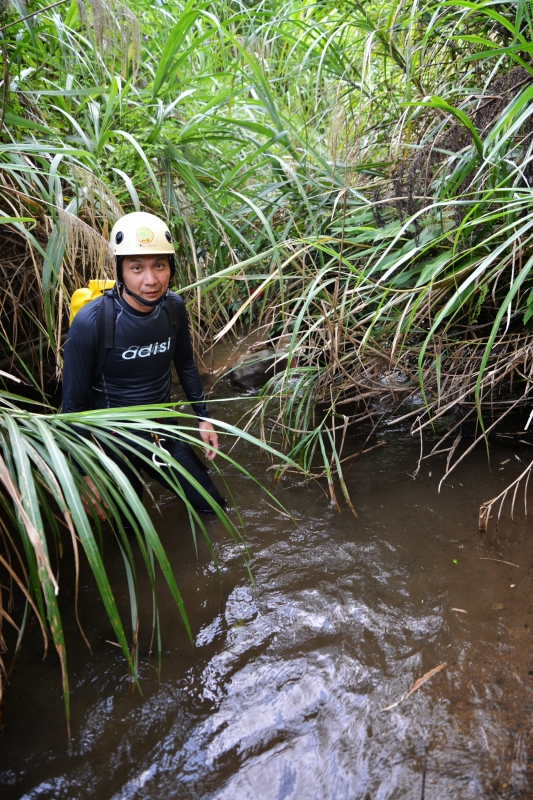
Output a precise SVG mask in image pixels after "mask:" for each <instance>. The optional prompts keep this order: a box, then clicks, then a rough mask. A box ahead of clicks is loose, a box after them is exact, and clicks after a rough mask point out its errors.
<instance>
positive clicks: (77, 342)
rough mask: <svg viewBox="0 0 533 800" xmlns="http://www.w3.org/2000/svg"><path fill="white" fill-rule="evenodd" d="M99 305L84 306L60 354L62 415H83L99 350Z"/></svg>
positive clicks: (73, 323) (71, 327)
mask: <svg viewBox="0 0 533 800" xmlns="http://www.w3.org/2000/svg"><path fill="white" fill-rule="evenodd" d="M97 307H98V304H95V303H94V302H93V303H89V304H88V305H86V306H84V307H83V308H82V309H81V310H80V311H78V313H77V314H76V316H75V317H74V320H73V322H72V325H71V326H70V330H69V332H68V334H67V340H66V342H65V349H64V351H63V413H65V414H71V413H72V412H75V411H86V410H87V408H88V402H89V389H90V388H91V374H92V371H93V367H94V363H95V360H96V353H97V349H98V332H97V330H96V311H97Z"/></svg>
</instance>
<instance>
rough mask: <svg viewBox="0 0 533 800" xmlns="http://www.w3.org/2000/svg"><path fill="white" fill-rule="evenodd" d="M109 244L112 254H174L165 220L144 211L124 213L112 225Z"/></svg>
mask: <svg viewBox="0 0 533 800" xmlns="http://www.w3.org/2000/svg"><path fill="white" fill-rule="evenodd" d="M109 245H110V247H111V252H112V253H113V255H114V256H137V255H152V254H153V255H158V254H159V253H169V254H172V255H174V245H173V244H172V235H171V233H170V231H169V229H168V225H167V224H166V222H163V220H162V219H159V217H156V216H154V214H148V213H147V212H146V211H134V212H133V213H132V214H126V215H125V216H124V217H121V218H120V219H119V220H118V222H116V223H115V224H114V225H113V230H112V231H111V236H110V241H109Z"/></svg>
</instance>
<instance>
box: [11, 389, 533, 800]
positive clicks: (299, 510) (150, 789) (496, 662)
mask: <svg viewBox="0 0 533 800" xmlns="http://www.w3.org/2000/svg"><path fill="white" fill-rule="evenodd" d="M249 402H250V401H248V400H239V401H234V402H233V403H232V404H231V405H228V406H224V407H223V408H222V409H221V410H220V414H219V415H220V417H225V418H226V419H228V420H231V421H236V420H237V419H238V418H239V416H240V414H241V413H242V411H243V410H244V409H245V408H246V407H247V404H248V403H249ZM379 438H380V439H382V438H383V439H385V440H386V444H385V445H384V446H382V447H380V448H377V449H375V450H373V451H372V452H371V453H368V454H367V455H365V456H363V457H361V458H359V459H357V460H356V461H354V463H353V466H352V467H351V468H350V470H349V471H348V473H347V482H348V485H349V489H350V492H351V495H352V499H353V501H354V505H355V507H356V508H357V511H358V513H359V518H358V519H355V518H354V517H353V516H352V514H351V513H350V512H349V511H348V509H346V508H344V509H343V512H342V514H337V513H335V512H333V511H332V510H331V509H329V508H328V505H327V498H326V496H325V494H324V492H323V487H317V486H313V485H308V486H304V485H302V484H300V482H299V480H298V479H297V478H295V477H292V478H288V479H287V480H286V481H284V483H283V485H282V486H281V487H280V490H279V496H280V497H281V498H282V500H283V502H284V504H285V506H286V508H287V510H288V511H289V512H290V513H291V514H292V515H293V516H294V518H295V519H296V521H297V523H296V524H295V523H293V522H291V521H290V520H289V519H288V518H287V517H285V516H283V515H282V514H280V513H278V512H276V511H275V510H274V509H272V508H271V507H270V506H269V505H267V502H265V501H266V500H267V498H266V497H265V496H264V495H262V494H261V492H260V491H259V490H258V489H257V488H256V487H255V485H254V484H253V483H252V482H251V481H250V480H245V479H243V478H242V477H240V476H239V475H238V474H237V473H236V472H235V471H234V470H233V469H230V468H227V467H223V470H222V471H223V476H222V477H223V478H224V479H225V480H226V481H227V483H228V485H229V486H230V488H231V491H232V493H233V494H234V496H235V497H236V498H238V502H239V506H240V508H241V511H242V513H243V516H244V520H245V523H246V533H247V542H248V547H249V550H250V554H251V557H252V568H253V573H254V577H255V582H256V588H255V590H254V589H253V587H252V586H251V584H250V582H249V579H248V577H247V574H246V571H245V569H244V567H243V563H242V559H241V557H240V555H239V552H238V549H237V547H236V546H235V545H234V544H233V543H232V542H230V541H228V539H227V536H226V534H225V533H224V532H223V530H222V528H221V526H220V524H219V522H218V521H217V520H216V519H209V520H208V523H207V525H208V529H209V533H210V535H211V537H212V539H213V541H214V543H215V547H216V551H217V554H218V557H219V559H220V564H221V576H220V580H219V578H218V577H217V575H216V571H215V569H214V566H213V564H212V562H211V559H210V557H209V555H208V552H207V549H206V548H205V547H204V546H203V545H201V544H200V545H199V555H198V557H197V556H196V552H195V548H194V544H193V542H192V538H191V534H190V531H189V525H188V519H187V516H186V514H185V512H184V510H183V508H182V506H181V504H180V503H179V502H174V501H172V500H169V497H168V495H166V494H165V493H163V492H162V491H160V490H159V489H158V488H157V487H154V492H155V497H156V503H155V504H152V513H153V514H154V517H155V516H158V509H161V510H162V512H163V513H162V516H161V517H160V518H159V522H158V529H159V530H160V532H161V535H162V538H163V541H164V544H165V547H166V548H167V551H168V553H169V556H170V558H171V561H172V563H173V565H174V568H175V571H176V575H177V577H178V581H179V584H180V587H181V588H182V590H183V594H184V599H185V603H186V606H187V609H188V612H189V616H190V620H191V625H192V629H193V633H194V637H195V642H196V647H195V648H194V649H193V648H191V647H190V645H189V643H188V640H187V638H186V635H185V633H184V630H183V626H182V624H181V622H180V621H179V616H178V613H177V610H176V609H175V607H174V606H173V603H172V600H171V598H170V597H169V595H168V593H166V592H165V591H164V590H162V592H161V598H160V600H161V617H162V620H161V627H162V635H163V651H164V653H163V661H162V669H161V674H160V676H159V675H158V673H157V659H156V658H155V657H154V656H152V657H151V658H149V656H148V654H149V649H150V637H149V627H150V625H149V620H150V616H151V605H150V595H149V591H148V587H147V586H145V585H143V597H144V598H145V600H144V602H145V606H146V607H145V608H143V615H144V634H143V635H142V637H141V674H142V689H143V693H144V696H143V697H141V696H140V695H139V693H138V692H136V693H135V694H132V693H131V690H130V688H129V685H128V679H127V675H126V671H125V667H124V663H123V659H122V656H121V653H120V651H119V650H118V649H117V648H116V647H115V646H113V644H110V643H109V642H107V641H106V640H109V639H112V634H111V631H110V627H109V625H108V624H107V623H106V620H105V615H104V613H103V609H102V607H101V603H100V601H99V600H97V599H96V596H95V593H94V588H93V585H92V583H91V580H90V579H89V576H87V575H85V576H84V579H83V582H82V583H83V585H82V589H81V594H82V598H81V605H80V616H81V619H82V623H83V625H84V628H85V631H86V633H87V635H88V637H89V639H90V641H91V643H92V645H93V655H91V654H90V653H89V652H88V651H87V649H86V648H85V645H84V644H83V641H82V639H81V636H80V635H79V633H77V631H76V627H75V623H74V620H71V621H70V622H67V625H69V626H70V630H69V631H68V639H67V642H68V643H69V645H68V649H67V653H68V659H69V669H70V676H71V682H72V701H71V702H72V708H73V713H72V717H73V718H72V732H73V737H72V741H71V744H70V747H69V746H67V742H66V735H65V723H64V711H63V704H62V699H61V697H60V674H59V667H58V664H57V660H56V659H55V657H54V656H53V654H52V655H49V656H48V657H47V659H46V661H45V662H44V664H43V662H42V660H41V658H42V647H41V641H40V634H39V632H38V630H37V629H35V631H34V633H32V634H31V635H30V636H29V637H28V639H27V642H26V644H25V646H24V648H23V652H22V654H21V656H20V659H19V661H18V665H17V668H16V671H15V673H14V675H13V677H12V679H11V683H10V685H9V687H7V691H6V702H5V722H6V724H5V728H4V731H3V735H2V738H1V739H0V787H1V788H0V795H1V797H2V800H15V799H16V800H19V798H24V799H25V800H38V799H39V800H52V798H53V800H73V798H76V799H78V798H79V799H80V800H141V798H143V799H146V800H148V798H150V800H160V799H161V798H165V799H166V798H180V800H181V799H183V800H189V798H190V800H193V798H194V800H197V798H213V800H214V799H215V798H216V800H241V799H242V800H245V799H246V800H252V799H253V800H255V799H256V798H257V800H324V799H325V798H328V799H329V798H332V799H333V798H335V800H389V798H390V799H391V800H392V799H393V798H398V799H399V798H402V800H403V798H407V799H408V800H410V799H411V798H413V799H415V798H416V800H418V799H419V798H425V799H426V800H430V799H431V800H449V798H454V800H463V799H464V800H467V799H468V800H470V798H472V800H474V799H475V800H478V799H479V798H530V797H531V796H532V795H533V745H532V737H531V733H532V719H533V717H532V712H533V649H532V647H533V639H532V637H531V630H532V628H533V525H532V523H531V522H530V521H529V520H527V519H524V518H523V511H522V508H519V509H518V513H517V515H516V522H515V523H512V522H511V521H510V520H509V519H508V518H506V519H505V520H504V521H502V523H501V524H500V526H499V529H498V532H497V534H495V533H494V528H493V527H492V528H491V529H490V531H489V537H483V538H481V537H480V535H479V534H478V532H477V511H478V507H479V505H480V503H481V502H482V501H483V500H486V499H488V498H490V497H493V496H495V495H496V494H498V493H499V492H500V491H501V490H502V489H503V488H504V487H505V485H507V483H509V482H510V481H511V480H512V479H513V478H515V477H516V476H517V475H518V474H519V473H520V472H521V471H522V470H523V469H524V467H525V465H526V464H527V463H528V459H529V457H530V453H529V448H528V447H527V446H525V445H516V446H515V445H509V444H507V445H506V444H498V443H495V444H494V445H493V447H492V450H491V467H489V465H488V464H487V459H486V455H485V453H484V452H483V451H482V450H481V449H479V450H478V452H476V453H474V454H473V455H472V456H471V457H470V458H469V459H468V460H467V461H466V462H465V463H463V464H462V465H461V466H460V467H459V468H458V470H457V472H455V473H453V475H452V476H451V478H450V480H449V481H448V482H447V483H446V485H445V486H444V487H443V489H442V492H441V494H438V493H437V483H438V479H439V478H440V476H441V475H442V472H443V468H444V460H440V461H439V459H438V458H437V459H435V460H433V461H431V462H423V463H424V467H423V468H422V470H421V472H420V475H419V477H418V479H417V480H416V481H414V480H413V479H412V477H411V475H410V473H412V472H413V469H414V467H415V466H416V462H417V459H418V452H419V444H418V442H417V441H413V440H412V438H411V437H410V436H409V434H408V431H407V430H406V429H405V428H404V427H402V426H401V425H399V426H398V427H397V429H394V426H392V428H388V429H387V430H386V431H385V432H384V433H381V432H380V436H379ZM363 440H364V438H363V434H362V433H356V434H354V435H353V437H352V439H351V441H350V445H349V446H350V447H351V448H352V449H353V451H354V452H355V451H356V449H358V448H359V447H360V446H361V443H362V441H363ZM238 457H239V459H240V460H241V461H242V463H243V464H244V465H245V466H246V467H247V469H249V470H250V472H252V473H253V474H254V475H257V476H258V477H259V478H261V477H263V478H264V475H265V473H264V469H263V467H262V466H261V465H260V464H258V459H257V454H256V453H255V452H254V451H252V450H251V449H249V448H247V447H241V448H240V449H239V451H238ZM517 457H518V458H517ZM439 458H440V457H439ZM508 459H509V460H508ZM518 459H520V461H519V460H518ZM502 462H506V463H505V464H503V465H502ZM430 472H431V476H430V474H429V473H430ZM218 483H219V485H220V483H221V478H218ZM105 557H106V564H107V565H108V568H109V570H110V573H111V574H112V576H113V580H114V582H115V585H116V586H117V600H118V602H119V604H120V607H121V609H122V610H123V612H124V618H125V619H126V618H127V615H126V610H127V586H126V581H125V578H124V575H123V565H122V560H121V556H120V553H119V551H118V549H117V548H116V547H115V546H114V545H113V543H112V542H111V541H109V542H107V543H106V544H105ZM505 562H510V563H505ZM64 591H65V592H72V593H73V588H72V589H70V588H67V589H65V590H64ZM63 600H64V602H65V600H66V601H68V597H67V598H65V597H64V598H63ZM444 663H446V666H445V667H443V668H442V669H441V670H440V671H439V672H437V673H436V674H435V675H434V676H433V677H432V678H431V679H429V680H428V681H427V682H426V683H424V684H423V685H422V686H420V688H419V689H418V690H417V691H415V692H414V693H412V694H411V695H410V696H409V697H407V698H406V699H405V700H404V701H403V702H401V703H400V704H399V705H396V706H395V707H394V708H392V709H390V710H387V711H385V710H384V709H385V708H386V707H387V706H390V705H391V704H394V703H396V701H398V700H400V699H401V698H402V696H403V695H404V694H405V693H406V692H407V690H408V689H409V688H410V687H412V686H413V684H414V683H415V682H416V681H417V680H418V679H419V678H421V677H422V676H424V675H425V674H426V673H428V672H429V671H430V670H433V669H434V668H435V667H438V666H440V665H442V664H444Z"/></svg>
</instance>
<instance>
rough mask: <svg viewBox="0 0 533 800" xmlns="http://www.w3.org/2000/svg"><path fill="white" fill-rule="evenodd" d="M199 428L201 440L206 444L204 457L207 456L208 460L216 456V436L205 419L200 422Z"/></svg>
mask: <svg viewBox="0 0 533 800" xmlns="http://www.w3.org/2000/svg"><path fill="white" fill-rule="evenodd" d="M199 428H200V436H201V437H202V441H203V443H204V444H205V445H207V449H206V451H205V457H206V458H207V460H208V461H212V460H213V459H214V457H215V456H216V454H217V450H218V436H217V434H216V431H215V429H214V428H213V426H212V425H211V423H210V422H208V421H207V420H202V422H200V425H199Z"/></svg>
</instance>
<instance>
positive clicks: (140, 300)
mask: <svg viewBox="0 0 533 800" xmlns="http://www.w3.org/2000/svg"><path fill="white" fill-rule="evenodd" d="M122 286H123V287H124V291H125V292H126V294H129V296H130V297H133V299H134V300H137V302H138V303H141V304H142V305H143V306H148V308H155V306H158V305H159V303H160V302H161V300H162V299H163V297H164V296H165V294H166V292H163V294H162V295H161V297H158V298H157V300H145V299H144V297H139V295H138V294H134V292H132V291H130V290H129V289H128V287H127V286H126V284H125V283H124V282H123V283H122Z"/></svg>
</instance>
